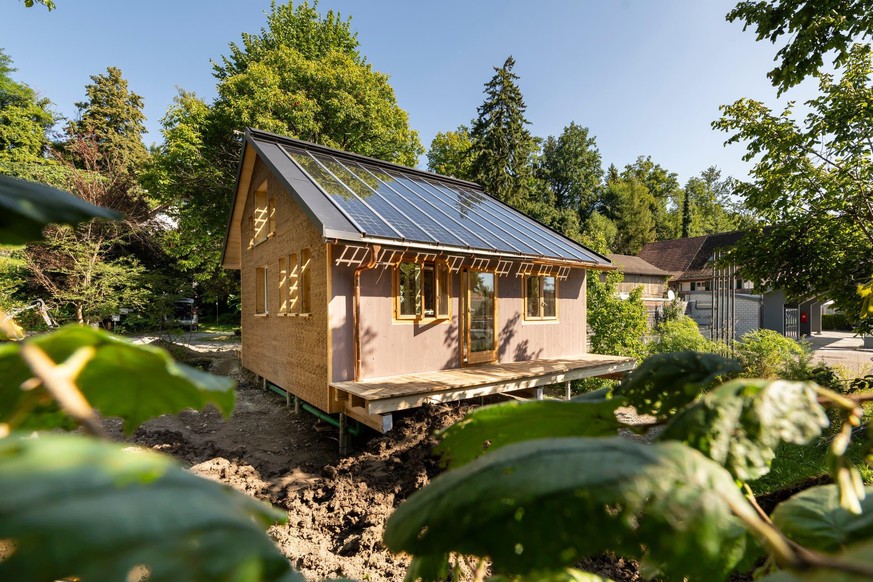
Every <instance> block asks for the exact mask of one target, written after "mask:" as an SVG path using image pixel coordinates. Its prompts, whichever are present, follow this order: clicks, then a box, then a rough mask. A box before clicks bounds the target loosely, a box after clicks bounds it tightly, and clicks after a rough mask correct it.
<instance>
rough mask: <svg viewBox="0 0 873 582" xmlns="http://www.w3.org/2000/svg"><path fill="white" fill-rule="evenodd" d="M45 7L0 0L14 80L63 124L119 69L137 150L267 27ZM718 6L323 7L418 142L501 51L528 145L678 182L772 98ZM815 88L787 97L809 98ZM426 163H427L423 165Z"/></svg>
mask: <svg viewBox="0 0 873 582" xmlns="http://www.w3.org/2000/svg"><path fill="white" fill-rule="evenodd" d="M56 3H57V5H58V8H57V9H56V10H54V11H53V12H51V13H49V12H47V11H46V10H45V8H43V7H34V8H30V9H28V8H25V7H24V4H23V2H21V1H16V0H3V1H2V2H0V30H2V33H0V47H2V48H3V49H5V51H6V53H7V54H8V55H9V56H11V57H12V59H13V61H14V64H15V66H16V67H17V68H18V71H17V72H16V73H14V75H13V76H14V78H15V79H16V80H18V81H23V82H26V83H28V84H29V85H30V86H32V87H33V88H35V89H36V90H37V91H39V93H40V94H41V95H43V96H45V97H48V98H49V99H51V100H52V101H53V102H54V104H55V109H56V110H57V111H58V112H60V113H61V114H63V115H66V116H73V115H74V113H75V107H74V105H73V104H74V103H75V102H76V101H81V100H83V99H84V96H85V94H84V86H85V84H86V83H88V82H89V76H90V75H94V74H99V73H103V72H105V70H106V67H108V66H116V67H119V68H120V69H121V70H122V72H123V73H124V75H125V77H126V78H127V79H128V80H129V82H130V86H131V88H132V90H134V91H135V92H137V93H139V94H140V95H142V96H143V98H144V100H145V113H146V115H147V117H148V121H147V128H148V130H149V134H148V135H147V136H145V140H146V143H147V144H151V143H154V142H159V141H160V140H161V135H160V118H161V117H162V116H163V115H164V113H165V111H166V109H167V107H168V106H169V104H170V103H171V101H172V99H173V96H174V95H175V94H176V92H177V88H178V87H181V88H184V89H186V90H189V91H194V92H196V93H197V94H199V95H200V96H201V97H203V98H206V99H207V100H211V99H212V98H213V97H214V96H215V79H214V78H213V77H212V67H211V65H210V59H218V58H219V57H220V56H221V55H223V54H227V52H228V51H227V45H228V43H230V42H232V41H238V40H239V38H240V34H241V33H242V32H252V33H255V32H257V31H258V30H259V29H260V28H261V27H262V26H263V25H264V24H265V17H264V11H266V10H269V0H176V1H167V0H151V1H148V2H128V1H119V0H56ZM734 4H735V2H733V1H723V0H705V1H701V0H554V1H547V0H541V1H539V2H536V1H531V0H527V1H517V0H463V1H457V0H442V1H439V2H421V1H413V0H321V2H320V4H319V9H320V10H321V11H323V12H324V11H327V10H328V9H333V10H336V11H339V12H340V13H341V14H342V15H343V16H352V27H353V28H354V30H356V31H357V32H358V37H359V40H360V42H361V52H362V53H363V54H364V55H365V56H366V57H367V60H368V61H369V62H370V63H371V64H372V65H373V67H374V68H375V69H376V70H378V71H381V72H383V73H387V74H388V75H390V77H391V84H392V86H393V87H394V90H395V92H396V94H397V100H398V102H399V104H400V106H401V107H403V108H404V109H406V111H408V112H409V118H410V123H411V125H412V127H413V128H415V129H416V130H418V132H419V134H420V136H421V140H422V143H423V144H424V146H425V147H427V146H428V145H429V144H430V141H431V139H432V138H433V136H434V134H436V133H437V132H438V131H444V130H448V129H454V128H455V127H456V126H457V125H458V124H461V123H468V122H469V121H470V120H471V119H472V118H473V117H475V115H476V107H477V106H478V105H480V104H481V102H482V99H483V95H482V89H483V85H484V83H485V82H486V81H488V80H489V79H490V78H491V76H492V75H493V69H492V67H495V66H500V65H502V64H503V61H504V60H505V59H506V57H507V56H508V55H510V54H511V55H513V56H514V57H515V60H516V63H517V64H516V68H515V71H516V73H517V74H518V75H519V76H520V86H521V90H522V92H523V94H524V97H525V101H526V103H527V107H528V109H527V117H528V119H529V120H530V121H531V127H530V129H531V131H532V132H533V133H534V135H538V136H541V137H545V136H548V135H558V134H559V133H560V132H561V130H562V129H563V127H564V126H566V125H568V124H569V123H570V122H571V121H575V122H576V123H578V124H581V125H584V126H586V127H588V128H589V129H590V131H591V134H592V135H594V136H595V137H596V139H597V145H598V147H599V149H600V152H601V155H602V157H603V162H604V168H606V167H607V166H608V165H609V164H610V163H614V164H616V165H617V166H619V167H622V166H624V165H625V164H627V163H630V162H632V161H633V160H635V159H636V157H637V156H639V155H651V156H652V159H653V160H654V161H655V162H657V163H660V164H661V165H663V166H664V167H666V168H667V169H669V170H670V171H673V172H676V173H677V174H679V179H680V182H681V183H684V182H685V180H687V179H688V178H689V177H691V176H693V175H695V174H697V173H699V172H700V171H701V170H703V169H705V168H706V167H708V166H710V165H716V166H718V167H720V168H721V169H722V171H723V172H724V173H725V174H729V175H734V176H736V177H739V178H742V177H744V176H745V174H746V172H747V171H748V165H747V164H745V163H743V162H742V161H741V157H742V154H743V153H744V148H742V147H739V146H731V147H729V148H724V147H723V145H722V144H723V142H724V140H725V138H726V136H725V134H721V133H718V132H715V131H713V130H712V129H710V123H711V122H712V121H713V120H714V119H716V118H717V117H718V115H719V113H718V106H719V105H721V104H726V103H731V102H733V101H734V100H736V99H738V98H740V97H752V98H756V99H759V100H763V101H765V102H766V103H768V104H770V105H771V106H775V105H777V104H778V103H779V102H777V101H776V98H775V90H774V89H773V88H772V87H771V86H770V85H769V83H768V81H767V79H766V76H765V75H766V72H767V71H769V70H770V69H771V68H772V67H773V63H772V59H773V56H774V55H775V52H776V48H774V47H773V46H772V45H770V44H769V43H766V42H755V35H754V33H753V32H752V31H747V32H743V31H742V26H741V25H740V24H739V23H736V24H729V23H727V22H726V21H725V19H724V15H725V14H726V13H727V12H728V10H729V9H730V8H731V7H732V6H733V5H734ZM811 87H813V85H812V83H806V84H805V85H803V86H801V87H799V88H796V89H795V90H793V91H792V92H790V93H789V94H788V98H790V99H796V100H798V101H803V100H805V99H807V98H809V97H810V96H811ZM424 162H425V160H424V158H422V164H424Z"/></svg>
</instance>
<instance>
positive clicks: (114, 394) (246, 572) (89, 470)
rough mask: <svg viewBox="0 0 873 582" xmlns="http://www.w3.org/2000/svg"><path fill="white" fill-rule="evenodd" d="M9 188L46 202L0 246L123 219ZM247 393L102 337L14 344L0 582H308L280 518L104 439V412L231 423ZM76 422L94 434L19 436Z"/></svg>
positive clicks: (31, 188)
mask: <svg viewBox="0 0 873 582" xmlns="http://www.w3.org/2000/svg"><path fill="white" fill-rule="evenodd" d="M0 186H2V187H3V190H2V191H0V195H2V197H3V198H4V199H5V200H4V201H5V202H8V204H9V207H10V208H12V209H13V211H16V209H20V212H25V213H27V212H28V209H29V206H30V204H29V202H32V200H33V197H34V196H36V197H38V198H39V199H42V200H45V201H46V204H44V205H43V207H42V208H41V209H40V211H39V212H29V213H28V214H27V217H28V218H29V220H30V221H31V225H32V226H31V227H28V228H27V229H19V230H15V229H13V230H7V229H5V228H4V227H3V225H0V244H4V243H8V242H12V241H15V242H19V241H21V240H22V238H25V239H27V240H30V239H32V238H33V237H34V236H37V235H38V231H39V227H41V226H45V225H46V224H48V223H50V222H58V221H66V222H74V223H75V222H79V221H87V220H91V219H94V218H95V217H101V216H111V214H108V213H107V212H106V211H104V210H102V209H100V208H97V207H94V206H92V205H89V204H84V203H83V202H82V201H81V200H80V199H77V198H74V197H72V196H70V195H69V194H65V193H63V192H60V191H55V190H52V189H50V188H48V187H43V186H35V185H24V186H20V185H19V183H18V182H15V181H9V180H6V179H4V180H3V181H2V182H0ZM0 324H3V325H0V340H2V339H5V338H6V337H7V331H12V330H7V329H6V327H8V322H7V321H6V318H5V315H4V314H3V313H2V312H0ZM234 396H235V394H234V383H233V382H232V381H231V380H229V379H227V378H218V377H215V376H211V375H209V374H206V373H204V372H201V371H199V370H196V369H194V368H190V367H188V366H185V365H183V364H179V363H176V362H174V361H173V360H172V358H170V356H169V355H168V354H167V353H166V352H164V351H163V350H160V349H156V348H153V347H150V346H135V345H132V344H129V343H127V342H125V341H123V340H121V339H118V338H115V337H113V336H111V335H109V334H107V333H104V332H100V331H98V330H94V329H90V328H85V327H76V326H73V327H67V328H62V329H60V330H58V331H56V332H54V333H51V334H47V335H43V336H36V337H33V338H31V339H27V340H25V341H23V342H20V343H0V555H2V558H0V578H3V579H4V580H5V579H9V580H25V581H28V580H56V579H61V578H71V577H75V578H77V579H83V580H124V579H142V578H145V577H147V579H149V580H154V581H168V582H169V581H176V580H192V579H209V580H213V579H214V580H234V581H249V580H251V581H255V580H282V581H292V580H302V577H301V576H300V575H299V574H297V573H295V572H293V571H292V570H291V568H290V565H289V564H288V561H287V560H286V559H285V558H284V557H283V556H282V555H281V554H280V553H279V551H278V549H277V548H276V547H275V545H274V544H273V543H272V542H271V541H270V539H269V538H267V537H266V536H265V535H264V529H265V528H266V527H268V526H269V525H271V524H272V523H275V522H277V521H281V520H282V519H283V518H284V516H283V515H282V514H281V513H280V512H276V511H275V510H273V509H272V508H270V507H269V506H266V505H264V504H261V503H259V502H257V501H254V500H252V499H251V498H249V497H247V496H245V495H243V494H241V493H237V492H235V491H233V490H231V489H230V488H228V487H225V486H222V485H219V484H216V483H213V482H210V481H208V480H206V479H202V478H199V477H197V476H195V475H193V474H191V473H189V472H187V471H185V470H183V469H182V467H181V466H179V465H178V463H176V462H175V461H173V460H171V459H170V458H169V457H165V456H163V455H159V454H156V453H152V452H144V451H135V450H128V449H127V448H125V447H123V446H121V445H119V444H114V443H109V442H106V441H102V440H99V439H96V438H94V436H105V433H104V429H103V425H102V423H101V422H100V420H99V418H98V417H97V411H96V410H95V408H93V407H96V408H97V409H99V411H100V413H101V414H103V415H104V416H118V417H121V418H122V419H123V420H124V427H125V430H126V431H127V432H131V431H133V430H134V429H135V428H136V427H137V426H139V425H140V424H142V423H143V422H144V421H146V420H148V419H150V418H153V417H156V416H159V415H162V414H167V413H172V412H178V411H180V410H182V409H185V408H190V407H197V408H202V407H203V406H205V405H206V404H213V405H215V406H217V407H218V408H219V410H221V411H222V412H223V413H224V414H230V412H231V410H232V408H233V403H234ZM71 420H72V421H75V423H78V424H79V425H81V427H82V429H83V431H84V432H85V433H88V434H90V435H93V436H78V435H64V434H40V435H39V436H30V434H29V433H26V432H23V431H22V432H17V431H15V429H16V428H26V429H27V430H28V431H31V430H40V429H51V428H57V427H58V426H67V425H69V424H70V421H71Z"/></svg>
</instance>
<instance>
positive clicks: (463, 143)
mask: <svg viewBox="0 0 873 582" xmlns="http://www.w3.org/2000/svg"><path fill="white" fill-rule="evenodd" d="M472 165H473V142H472V140H471V139H470V129H469V128H468V127H467V126H466V125H459V126H458V129H456V130H455V131H446V132H442V131H441V132H439V133H437V134H436V135H435V136H434V138H433V141H431V142H430V149H429V150H428V152H427V169H428V170H430V171H431V172H436V173H437V174H443V175H445V176H454V177H455V178H461V179H464V180H470V179H472V177H473V176H472Z"/></svg>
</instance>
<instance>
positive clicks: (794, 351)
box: [736, 329, 810, 380]
mask: <svg viewBox="0 0 873 582" xmlns="http://www.w3.org/2000/svg"><path fill="white" fill-rule="evenodd" d="M736 351H737V357H738V358H739V360H740V363H741V364H742V365H743V369H744V370H745V373H746V375H747V376H749V377H752V378H777V377H780V376H781V377H784V378H786V379H788V380H798V379H799V378H798V377H797V376H798V375H799V374H800V372H801V371H802V370H804V369H806V368H808V366H809V360H810V354H809V348H808V346H806V345H804V344H800V343H798V342H796V341H794V340H793V339H790V338H787V337H785V336H784V335H782V334H780V333H777V332H775V331H773V330H769V329H759V330H755V331H750V332H748V333H747V334H745V335H744V336H743V337H742V339H741V340H740V341H739V342H738V343H737V346H736Z"/></svg>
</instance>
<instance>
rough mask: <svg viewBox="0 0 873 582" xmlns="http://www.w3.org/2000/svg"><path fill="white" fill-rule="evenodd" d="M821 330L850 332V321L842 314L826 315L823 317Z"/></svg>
mask: <svg viewBox="0 0 873 582" xmlns="http://www.w3.org/2000/svg"><path fill="white" fill-rule="evenodd" d="M821 328H822V329H827V330H842V331H849V330H851V329H852V326H851V325H849V319H848V318H847V317H846V316H845V315H843V314H842V313H833V314H825V315H822V316H821Z"/></svg>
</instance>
